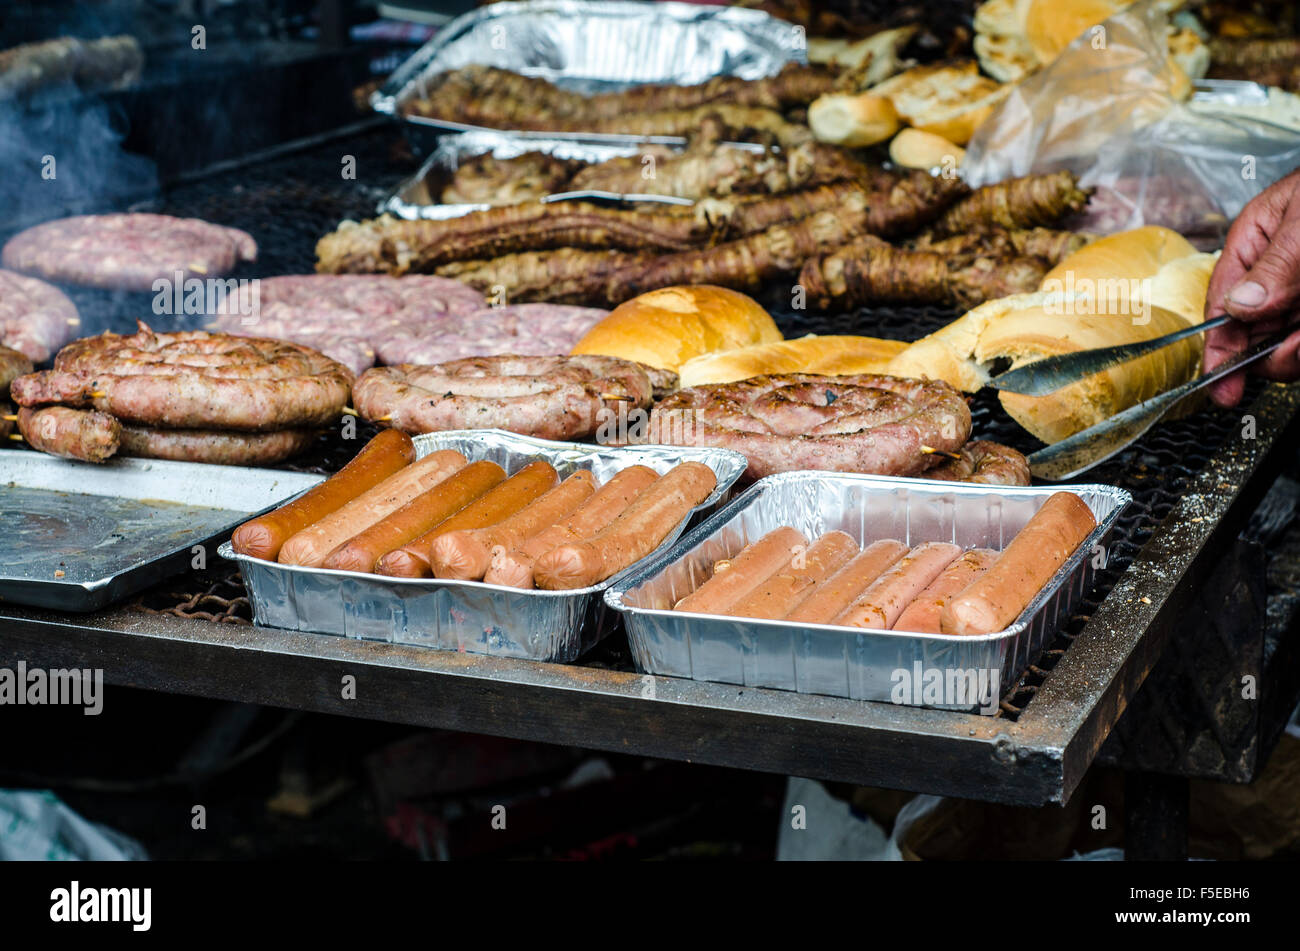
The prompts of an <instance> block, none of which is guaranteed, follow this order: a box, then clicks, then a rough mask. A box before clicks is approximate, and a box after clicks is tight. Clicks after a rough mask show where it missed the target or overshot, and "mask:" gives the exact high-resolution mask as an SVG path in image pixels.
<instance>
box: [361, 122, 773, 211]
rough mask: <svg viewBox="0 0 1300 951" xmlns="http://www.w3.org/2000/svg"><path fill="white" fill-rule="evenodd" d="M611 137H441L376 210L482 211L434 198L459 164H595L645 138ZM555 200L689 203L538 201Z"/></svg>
mask: <svg viewBox="0 0 1300 951" xmlns="http://www.w3.org/2000/svg"><path fill="white" fill-rule="evenodd" d="M610 138H611V139H616V141H609V142H584V141H580V140H577V139H556V138H540V137H539V138H523V137H521V136H519V135H516V134H514V133H509V132H496V131H491V130H483V131H476V132H462V133H460V134H458V135H445V136H443V137H442V138H440V139H439V140H438V143H437V145H436V146H434V149H433V151H432V152H431V153H430V155H429V157H428V158H427V159H425V160H424V163H423V164H422V165H421V166H420V170H419V171H417V172H416V173H415V174H414V175H412V176H411V177H410V178H408V179H406V181H404V182H402V183H401V184H400V185H398V186H397V188H396V190H394V192H393V193H392V194H391V195H389V196H388V197H387V198H385V199H384V200H383V201H381V202H380V203H379V207H378V209H377V210H378V212H379V213H380V214H390V215H395V216H396V217H398V218H405V219H407V220H409V221H416V220H418V219H421V218H425V219H430V220H445V219H448V218H458V217H460V216H461V215H467V214H469V213H470V212H471V211H485V210H486V209H488V208H491V207H493V206H492V205H488V204H478V203H473V202H459V203H447V204H444V203H442V202H440V201H439V196H441V194H442V191H443V189H444V188H446V187H447V186H448V185H450V184H451V180H452V177H453V176H454V175H455V174H456V169H458V168H460V166H461V163H463V162H466V161H468V160H469V159H472V158H476V157H478V156H480V155H486V154H489V153H490V154H492V155H493V156H494V157H496V158H499V159H511V158H517V157H518V156H520V155H524V154H526V153H528V152H544V153H545V154H547V155H553V156H555V157H556V158H561V159H576V160H577V161H580V162H587V163H588V164H593V165H594V164H596V163H599V162H605V161H608V160H609V159H612V158H619V157H622V156H627V155H636V154H637V153H638V152H639V151H641V149H642V148H644V147H645V144H646V141H645V140H644V139H638V138H636V137H635V136H618V137H615V136H611V137H610ZM726 145H727V146H729V147H731V148H736V149H744V150H746V151H753V152H761V151H764V149H765V146H763V145H760V144H758V143H755V142H728V143H726ZM559 199H565V200H568V199H574V200H578V199H581V200H605V201H621V202H638V201H648V202H666V203H674V204H694V202H692V201H690V200H689V199H682V198H671V197H668V196H664V195H628V194H614V193H612V192H593V191H587V192H567V193H564V194H562V195H551V196H548V197H547V198H545V199H543V200H544V201H554V200H559Z"/></svg>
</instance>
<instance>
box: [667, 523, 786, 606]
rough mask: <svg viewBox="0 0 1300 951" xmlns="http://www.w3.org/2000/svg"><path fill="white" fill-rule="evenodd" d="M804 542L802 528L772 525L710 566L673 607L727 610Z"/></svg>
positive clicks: (773, 571) (779, 566) (779, 567)
mask: <svg viewBox="0 0 1300 951" xmlns="http://www.w3.org/2000/svg"><path fill="white" fill-rule="evenodd" d="M807 546H808V539H807V538H806V537H805V536H804V534H803V532H800V531H796V530H795V529H793V528H790V527H789V526H788V525H786V526H782V527H781V528H774V529H772V531H770V532H768V533H767V534H766V535H764V536H763V537H762V538H760V539H759V540H758V541H756V542H754V543H753V544H751V545H747V546H746V547H745V548H743V549H742V550H741V551H740V553H739V554H738V555H736V557H734V558H731V559H728V560H726V561H720V562H718V563H717V564H715V565H714V566H713V576H712V577H711V578H709V580H708V581H706V582H704V584H702V585H700V586H699V587H698V588H696V589H695V590H694V591H692V592H691V593H690V594H688V595H686V597H684V598H682V599H681V600H680V601H678V602H677V604H676V605H674V607H673V610H675V611H691V612H693V613H696V614H727V613H730V610H731V607H732V605H734V604H736V603H738V602H740V601H742V600H743V599H745V598H746V597H748V596H749V595H750V594H751V593H752V592H753V591H754V590H755V589H757V588H758V586H759V585H761V584H762V583H763V582H764V581H766V580H767V579H768V578H770V577H771V576H772V575H774V574H776V573H777V572H779V571H781V570H782V569H784V568H787V567H788V566H789V565H790V560H791V559H792V558H794V557H795V556H796V555H798V554H799V552H800V551H803V550H804V549H806V548H807Z"/></svg>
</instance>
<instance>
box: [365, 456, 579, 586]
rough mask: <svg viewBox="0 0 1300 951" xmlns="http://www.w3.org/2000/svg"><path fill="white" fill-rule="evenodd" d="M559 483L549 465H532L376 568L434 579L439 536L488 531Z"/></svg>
mask: <svg viewBox="0 0 1300 951" xmlns="http://www.w3.org/2000/svg"><path fill="white" fill-rule="evenodd" d="M558 480H559V477H558V476H557V475H556V472H555V468H554V467H553V466H552V465H551V464H550V463H548V462H543V461H541V460H538V461H537V462H530V463H528V465H526V466H524V467H523V468H522V469H520V470H519V471H518V472H516V473H515V474H514V475H512V476H511V477H510V478H508V479H506V480H505V481H504V482H502V483H501V484H500V485H498V486H496V487H495V488H492V489H491V490H490V491H488V492H486V493H484V494H483V495H482V496H480V497H479V498H477V499H475V500H474V501H473V502H471V503H470V504H469V505H466V506H465V507H464V508H463V509H461V510H460V511H459V512H457V513H456V514H455V515H453V516H452V517H451V518H449V519H447V520H446V521H445V522H442V523H441V524H437V525H434V526H433V527H432V528H430V529H429V530H428V531H426V532H425V533H424V534H423V535H421V536H420V537H419V538H417V539H415V540H414V541H412V542H409V543H407V544H405V545H402V546H401V547H400V548H393V549H391V550H390V551H389V552H388V553H387V554H385V555H383V556H382V557H381V558H380V559H379V561H378V563H377V564H376V566H375V570H376V571H378V572H379V574H381V575H391V576H393V577H397V578H432V577H433V568H432V566H431V565H430V564H429V549H430V547H432V545H433V541H434V539H435V538H437V537H438V536H439V535H442V534H444V533H446V532H455V531H459V530H461V529H471V528H486V527H487V526H489V525H495V524H496V523H497V522H499V521H501V520H502V519H503V518H506V517H507V516H510V515H513V514H514V513H515V512H518V511H519V510H520V509H521V508H523V507H524V506H525V505H527V504H528V503H529V502H531V501H533V499H535V498H537V497H538V496H540V495H541V494H542V493H543V492H546V491H547V490H548V489H551V488H553V487H554V486H555V483H556V482H557V481H558Z"/></svg>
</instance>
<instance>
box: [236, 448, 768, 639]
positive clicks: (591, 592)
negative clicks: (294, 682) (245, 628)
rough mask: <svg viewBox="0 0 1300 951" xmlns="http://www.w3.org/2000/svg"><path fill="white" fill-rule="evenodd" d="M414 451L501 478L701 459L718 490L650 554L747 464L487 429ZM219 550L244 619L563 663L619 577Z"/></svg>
mask: <svg viewBox="0 0 1300 951" xmlns="http://www.w3.org/2000/svg"><path fill="white" fill-rule="evenodd" d="M415 447H416V454H417V456H419V457H421V458H422V457H424V456H426V455H428V454H429V453H431V452H434V451H436V450H440V449H454V450H456V451H458V452H461V453H463V454H464V455H465V457H466V458H468V459H469V460H470V461H476V460H479V459H488V460H491V461H492V462H495V463H497V464H498V465H500V466H501V467H502V468H503V469H505V470H506V472H507V473H510V474H513V473H514V472H516V471H517V470H519V469H520V468H522V467H523V466H524V465H526V464H527V463H529V462H532V461H533V460H535V459H545V460H546V461H547V462H549V463H551V465H553V466H555V468H556V470H557V471H558V472H559V474H560V477H561V478H564V477H565V476H568V475H569V474H570V473H572V472H573V471H575V470H577V469H589V470H591V472H592V474H594V475H595V476H596V478H597V480H599V481H600V482H602V483H603V482H604V481H605V480H606V479H608V478H609V477H610V476H611V475H613V474H614V473H615V472H617V471H618V470H620V469H623V468H626V467H627V466H630V465H635V464H638V463H639V464H641V465H646V466H649V467H650V468H652V469H654V470H655V471H657V472H667V471H668V470H669V469H671V468H672V467H673V466H675V465H677V464H678V463H680V462H691V461H694V462H702V463H704V464H705V465H707V466H709V467H710V468H711V469H713V471H714V472H715V473H716V474H717V477H718V484H717V486H716V487H715V488H714V490H713V492H712V493H711V494H710V495H709V497H708V498H707V499H705V501H704V502H703V503H701V504H700V505H698V506H696V508H695V509H694V510H693V511H692V513H691V515H690V516H689V517H688V518H686V519H683V520H682V522H681V523H680V524H678V525H677V526H675V527H674V528H673V529H672V531H670V532H669V533H668V535H667V536H666V537H665V538H664V541H663V543H662V544H661V545H660V546H659V548H657V549H656V551H661V550H663V549H664V548H666V547H668V546H669V545H671V544H672V543H673V542H674V541H676V539H677V538H678V537H679V536H680V535H681V534H682V532H683V531H685V530H686V528H687V526H688V525H689V524H690V523H691V522H692V521H694V520H695V519H697V518H699V517H701V516H703V515H704V514H705V513H708V512H711V511H712V510H713V509H715V508H716V507H717V506H719V505H720V504H722V503H723V502H724V501H726V500H727V499H728V498H729V497H730V493H731V487H732V485H734V484H735V482H736V480H737V479H739V478H740V476H741V474H742V473H743V472H744V471H745V466H746V465H747V463H746V461H745V457H744V456H742V455H741V454H740V453H738V452H732V451H730V450H727V449H702V448H683V447H677V446H635V447H626V448H623V447H619V448H614V447H607V446H598V445H586V444H581V443H566V442H551V441H549V440H545V439H534V438H532V437H529V436H519V435H516V434H514V433H507V432H503V431H501V430H497V429H485V430H455V431H449V432H441V433H428V434H426V435H422V436H416V437H415ZM220 553H221V555H222V557H224V558H230V559H233V560H234V561H237V562H238V563H239V568H240V571H241V573H242V574H243V576H244V584H245V586H246V587H247V588H248V593H249V599H250V600H251V602H252V605H253V619H254V621H255V622H256V623H257V624H260V625H262V626H263V627H279V628H286V629H288V630H291V631H308V632H312V633H316V634H334V635H341V636H344V637H353V638H360V639H363V640H378V641H387V642H389V643H394V644H414V645H417V646H421V647H433V648H440V649H443V650H458V651H468V652H470V653H476V654H491V655H494V656H499V657H519V658H525V659H528V660H542V661H557V662H563V661H569V660H573V659H574V658H575V657H577V656H578V655H580V654H581V653H583V652H584V651H586V650H588V649H590V648H591V647H592V646H594V645H595V644H596V642H597V641H599V640H600V639H601V638H602V637H604V636H605V635H606V634H608V633H609V631H610V630H611V629H612V627H613V622H614V621H615V620H616V619H615V618H614V617H613V616H612V615H610V614H609V612H608V611H607V610H606V609H605V604H604V601H603V600H602V599H601V594H603V593H604V591H605V589H606V588H608V587H609V586H610V585H611V584H615V583H616V582H617V581H618V577H619V576H618V575H615V576H614V577H613V578H610V579H607V580H605V581H603V582H601V583H600V584H598V585H593V586H592V587H589V588H578V589H576V590H573V591H524V590H521V589H519V588H510V587H505V586H503V585H495V584H485V583H483V582H481V581H451V580H442V579H437V578H386V577H383V576H381V575H372V574H365V573H363V572H356V571H330V570H327V569H324V568H303V567H300V566H296V565H282V564H279V563H277V562H272V561H265V560H263V559H260V558H251V557H249V556H247V555H240V554H237V553H235V552H234V551H233V549H231V547H230V544H229V543H226V544H225V545H222V546H221V549H220ZM633 567H635V566H633ZM629 570H630V569H629Z"/></svg>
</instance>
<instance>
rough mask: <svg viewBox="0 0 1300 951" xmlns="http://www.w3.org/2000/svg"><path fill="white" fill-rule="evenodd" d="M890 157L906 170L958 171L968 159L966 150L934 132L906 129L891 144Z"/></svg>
mask: <svg viewBox="0 0 1300 951" xmlns="http://www.w3.org/2000/svg"><path fill="white" fill-rule="evenodd" d="M889 157H890V158H891V159H893V161H894V164H895V165H901V166H903V167H904V168H924V169H931V168H935V167H939V168H952V169H956V168H958V167H959V166H960V165H961V162H962V159H964V158H965V157H966V150H965V149H963V148H962V147H961V146H960V145H953V144H952V143H951V142H949V141H948V140H947V139H945V138H944V137H943V136H941V135H935V134H934V133H933V132H922V131H921V130H920V129H904V130H902V131H901V132H899V133H898V135H896V136H894V141H892V142H890V143H889Z"/></svg>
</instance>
